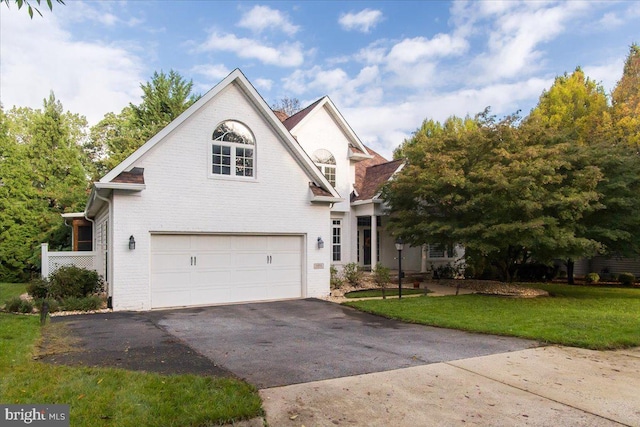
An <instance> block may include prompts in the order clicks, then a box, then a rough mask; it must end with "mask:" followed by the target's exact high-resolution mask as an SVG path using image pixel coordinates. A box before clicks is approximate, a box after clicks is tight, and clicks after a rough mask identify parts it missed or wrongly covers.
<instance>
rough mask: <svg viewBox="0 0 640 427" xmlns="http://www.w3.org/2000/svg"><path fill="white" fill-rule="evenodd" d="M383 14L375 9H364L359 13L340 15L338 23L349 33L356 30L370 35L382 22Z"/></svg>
mask: <svg viewBox="0 0 640 427" xmlns="http://www.w3.org/2000/svg"><path fill="white" fill-rule="evenodd" d="M382 18H383V16H382V12H381V11H379V10H373V9H364V10H361V11H360V12H358V13H345V14H342V15H340V18H339V19H338V22H339V23H340V26H341V27H342V28H343V29H344V30H347V31H351V30H356V31H360V32H361V33H368V32H369V31H371V29H372V28H375V26H376V25H378V24H379V23H380V22H381V21H382Z"/></svg>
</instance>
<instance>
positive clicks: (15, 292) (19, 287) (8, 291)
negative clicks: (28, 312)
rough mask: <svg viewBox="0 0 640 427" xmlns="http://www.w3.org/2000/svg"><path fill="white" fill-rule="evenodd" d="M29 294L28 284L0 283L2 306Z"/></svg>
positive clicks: (0, 302) (0, 301)
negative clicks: (10, 299) (15, 298)
mask: <svg viewBox="0 0 640 427" xmlns="http://www.w3.org/2000/svg"><path fill="white" fill-rule="evenodd" d="M25 292H27V284H26V283H0V306H1V305H4V303H5V302H6V301H7V300H8V299H9V298H13V297H19V296H20V295H22V294H24V293H25Z"/></svg>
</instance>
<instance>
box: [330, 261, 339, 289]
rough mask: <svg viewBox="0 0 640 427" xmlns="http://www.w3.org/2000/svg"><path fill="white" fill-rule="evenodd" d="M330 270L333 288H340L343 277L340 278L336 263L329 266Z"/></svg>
mask: <svg viewBox="0 0 640 427" xmlns="http://www.w3.org/2000/svg"><path fill="white" fill-rule="evenodd" d="M329 272H330V273H331V278H330V279H329V283H330V284H331V289H339V288H340V287H341V286H342V279H340V275H339V274H338V269H337V268H336V267H335V266H334V265H332V266H331V267H330V268H329Z"/></svg>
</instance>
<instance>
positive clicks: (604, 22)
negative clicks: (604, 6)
mask: <svg viewBox="0 0 640 427" xmlns="http://www.w3.org/2000/svg"><path fill="white" fill-rule="evenodd" d="M622 24H624V19H622V18H619V17H618V15H617V14H616V13H615V12H609V13H605V14H604V15H603V16H602V18H601V19H600V21H599V22H598V25H600V26H602V27H604V28H606V29H611V28H615V27H619V26H620V25H622Z"/></svg>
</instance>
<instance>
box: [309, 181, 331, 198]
mask: <svg viewBox="0 0 640 427" xmlns="http://www.w3.org/2000/svg"><path fill="white" fill-rule="evenodd" d="M309 188H310V189H311V192H312V193H313V195H314V196H326V197H333V194H331V193H329V192H328V191H327V190H325V189H324V188H320V187H318V186H317V185H315V184H309Z"/></svg>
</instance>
